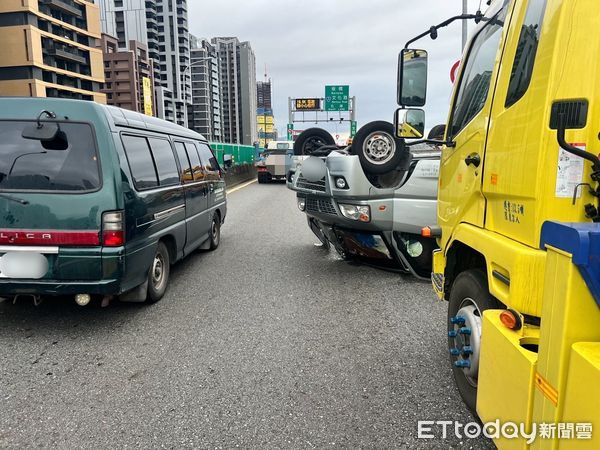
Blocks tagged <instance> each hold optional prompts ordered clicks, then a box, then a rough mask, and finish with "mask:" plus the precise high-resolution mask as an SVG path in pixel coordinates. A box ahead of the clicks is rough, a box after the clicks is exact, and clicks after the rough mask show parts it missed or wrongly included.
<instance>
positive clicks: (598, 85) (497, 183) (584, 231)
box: [395, 0, 600, 448]
mask: <svg viewBox="0 0 600 450" xmlns="http://www.w3.org/2000/svg"><path fill="white" fill-rule="evenodd" d="M599 14H600V12H599V9H598V4H597V2H595V1H593V0H582V1H578V2H573V1H566V0H524V1H517V0H498V1H495V2H493V3H492V4H491V6H490V7H489V8H488V10H487V11H486V13H485V14H483V15H480V14H478V15H476V16H475V19H476V20H477V21H478V25H477V28H476V29H475V31H474V32H473V34H472V37H471V39H470V41H469V43H468V45H467V46H466V47H465V50H464V54H463V58H462V62H461V66H460V72H459V76H458V79H457V82H456V84H455V88H454V94H453V97H452V103H451V107H450V113H449V117H448V123H447V127H446V134H445V137H444V139H443V140H442V141H441V142H440V143H441V144H443V147H442V157H441V164H440V178H439V191H438V207H437V221H438V226H437V227H436V229H435V231H436V234H437V237H438V243H439V246H440V250H439V251H436V252H435V254H434V261H433V270H432V272H433V273H432V282H433V287H434V290H435V292H436V293H437V295H438V296H439V297H440V298H441V299H445V300H447V301H449V309H448V321H447V330H448V351H449V354H450V355H449V356H450V362H451V367H452V371H453V375H454V378H455V381H456V384H457V386H458V389H459V391H460V393H461V395H462V397H463V399H464V400H465V402H466V403H467V405H468V406H469V407H471V408H472V409H473V410H474V411H476V412H477V414H478V415H479V417H480V418H481V420H482V421H483V422H486V421H492V420H495V419H498V418H499V419H500V420H501V421H504V422H506V421H512V422H515V423H524V424H526V426H527V427H529V429H534V428H535V426H536V425H537V424H540V423H552V424H555V425H556V424H559V423H575V424H576V423H580V422H584V423H586V424H587V425H589V426H590V428H591V426H592V425H591V424H593V425H594V426H595V427H598V426H600V410H599V409H598V406H597V405H598V404H599V403H600V289H599V288H600V283H599V282H598V280H599V277H600V272H598V271H597V268H598V262H597V258H598V255H600V239H599V237H600V225H599V224H598V223H599V222H600V215H599V213H598V197H599V195H598V194H599V192H600V191H599V190H598V180H600V161H598V158H597V156H596V155H598V154H599V153H600V142H599V134H598V132H599V131H600V130H599V128H598V125H597V124H598V123H599V121H600V96H599V92H600V76H599V75H600V69H599V67H598V61H597V55H599V54H600V35H598V34H597V33H593V32H591V30H594V29H596V27H597V24H598V21H599V20H600V15H599ZM448 22H449V21H446V22H445V23H442V24H440V26H437V27H432V28H431V29H430V31H428V32H425V33H423V34H422V35H421V36H419V37H417V38H415V39H413V40H412V41H410V42H414V41H415V40H416V39H418V38H420V37H425V36H427V35H431V36H432V37H434V38H435V37H437V29H438V28H441V27H443V26H445V25H446V24H447V23H448ZM434 34H435V36H434ZM410 42H409V43H410ZM427 65H428V64H427V52H426V51H425V50H422V49H415V48H410V46H409V44H407V46H406V48H405V49H404V50H403V51H402V53H401V55H400V60H399V79H398V84H399V86H398V88H399V89H398V103H399V104H400V106H401V108H400V109H399V110H398V111H397V113H396V123H395V126H396V130H397V134H398V136H402V137H405V138H406V139H411V138H414V137H415V136H414V130H415V129H417V130H418V129H419V127H420V126H421V124H422V122H423V121H424V113H423V111H422V110H419V109H418V108H419V107H422V106H424V105H425V99H426V82H424V80H426V79H427ZM418 134H419V133H417V135H418ZM417 137H418V136H417ZM592 439H593V442H594V444H591V443H590V446H589V448H598V447H599V446H600V437H596V436H594V437H593V438H592ZM574 443H576V441H575V440H573V441H568V440H561V439H559V437H558V435H557V436H555V437H553V438H551V439H538V440H537V441H536V444H535V446H536V448H558V447H560V448H563V447H564V448H567V447H568V446H570V445H573V444H574ZM495 444H496V445H497V446H498V447H500V448H528V446H527V443H526V442H525V441H524V440H523V439H515V440H507V439H502V438H496V439H495ZM578 444H580V443H578ZM586 445H587V443H586ZM569 448H570V447H569ZM586 448H588V447H586Z"/></svg>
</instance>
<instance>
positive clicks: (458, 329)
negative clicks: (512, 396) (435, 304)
mask: <svg viewBox="0 0 600 450" xmlns="http://www.w3.org/2000/svg"><path fill="white" fill-rule="evenodd" d="M500 307H501V305H500V303H499V302H498V301H497V300H496V299H495V298H494V297H492V295H491V294H490V292H489V289H488V283H487V278H486V274H485V272H484V271H483V270H481V269H472V270H466V271H464V272H462V273H460V274H459V275H458V276H457V277H456V280H454V283H452V290H451V291H450V301H449V304H448V350H449V352H450V363H451V364H452V373H453V375H454V380H455V381H456V386H457V387H458V391H459V392H460V395H461V397H462V398H463V400H464V402H465V404H466V405H467V406H468V407H469V409H470V410H471V411H473V412H474V413H476V410H475V407H476V405H477V377H478V372H479V355H480V351H481V325H482V314H483V312H484V311H485V310H486V309H495V308H500Z"/></svg>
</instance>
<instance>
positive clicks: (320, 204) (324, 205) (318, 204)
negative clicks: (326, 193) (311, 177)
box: [306, 197, 337, 216]
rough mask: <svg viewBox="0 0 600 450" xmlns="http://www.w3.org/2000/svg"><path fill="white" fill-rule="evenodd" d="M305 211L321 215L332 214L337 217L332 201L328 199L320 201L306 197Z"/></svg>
mask: <svg viewBox="0 0 600 450" xmlns="http://www.w3.org/2000/svg"><path fill="white" fill-rule="evenodd" d="M306 210H307V211H312V212H318V213H322V214H332V215H334V216H335V215H337V212H336V211H335V206H333V201H332V200H331V199H328V198H327V199H322V198H313V197H308V198H307V199H306Z"/></svg>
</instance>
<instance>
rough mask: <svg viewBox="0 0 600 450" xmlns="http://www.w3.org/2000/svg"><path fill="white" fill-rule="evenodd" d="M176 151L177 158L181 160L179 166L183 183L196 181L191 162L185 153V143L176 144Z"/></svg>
mask: <svg viewBox="0 0 600 450" xmlns="http://www.w3.org/2000/svg"><path fill="white" fill-rule="evenodd" d="M175 151H176V152H177V158H178V159H179V166H180V167H181V181H182V182H183V183H186V182H190V181H192V180H193V179H194V177H193V175H192V167H191V165H190V160H189V158H188V156H187V152H186V151H185V145H183V142H175Z"/></svg>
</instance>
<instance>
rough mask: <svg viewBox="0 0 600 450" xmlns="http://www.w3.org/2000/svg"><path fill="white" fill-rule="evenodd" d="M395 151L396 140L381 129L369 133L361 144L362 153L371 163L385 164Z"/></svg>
mask: <svg viewBox="0 0 600 450" xmlns="http://www.w3.org/2000/svg"><path fill="white" fill-rule="evenodd" d="M395 153H396V141H395V140H394V138H393V137H392V136H391V135H390V134H387V133H382V132H381V131H375V132H373V133H371V134H369V135H368V136H367V138H366V139H365V143H364V144H363V154H364V155H365V158H367V160H369V162H371V163H373V164H377V165H382V164H385V163H387V162H389V161H390V160H391V159H392V158H393V157H394V154H395Z"/></svg>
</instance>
